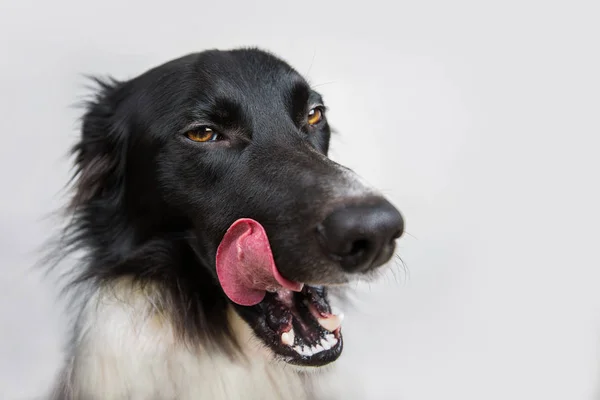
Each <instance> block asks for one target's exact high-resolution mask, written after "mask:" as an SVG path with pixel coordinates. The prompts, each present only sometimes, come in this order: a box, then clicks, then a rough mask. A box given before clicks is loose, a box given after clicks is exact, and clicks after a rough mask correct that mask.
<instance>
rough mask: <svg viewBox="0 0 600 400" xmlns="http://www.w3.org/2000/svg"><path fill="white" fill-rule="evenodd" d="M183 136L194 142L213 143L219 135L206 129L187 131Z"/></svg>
mask: <svg viewBox="0 0 600 400" xmlns="http://www.w3.org/2000/svg"><path fill="white" fill-rule="evenodd" d="M185 135H186V136H187V137H188V139H190V140H193V141H194V142H214V141H216V140H218V139H219V135H218V134H217V133H215V132H214V131H213V130H212V129H210V128H208V127H202V128H198V129H194V130H191V131H188V132H186V134H185Z"/></svg>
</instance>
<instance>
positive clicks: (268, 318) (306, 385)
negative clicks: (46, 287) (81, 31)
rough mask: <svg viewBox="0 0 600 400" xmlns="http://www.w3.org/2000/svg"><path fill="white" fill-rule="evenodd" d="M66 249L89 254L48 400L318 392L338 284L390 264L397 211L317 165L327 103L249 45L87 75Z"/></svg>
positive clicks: (359, 184) (335, 350)
mask: <svg viewBox="0 0 600 400" xmlns="http://www.w3.org/2000/svg"><path fill="white" fill-rule="evenodd" d="M95 82H96V83H97V88H96V90H95V92H94V94H93V97H92V98H91V100H90V101H89V102H87V103H86V105H85V112H84V115H83V118H82V127H81V135H80V137H79V138H78V141H77V143H76V144H75V146H74V147H73V150H72V154H73V158H74V165H75V168H74V175H73V181H72V189H73V192H72V197H71V198H70V200H69V205H68V207H67V212H68V215H69V218H68V223H67V224H66V229H65V231H64V233H63V235H62V238H63V239H62V240H61V245H60V250H59V252H60V253H61V254H62V255H63V256H64V255H66V254H71V253H73V252H83V254H84V256H83V257H82V258H81V259H80V260H79V261H78V263H77V265H76V266H75V267H74V268H73V269H72V271H71V274H70V280H69V283H68V288H70V289H73V290H74V292H73V293H76V296H77V297H76V298H75V300H77V301H75V300H73V303H72V304H74V305H75V307H76V308H77V312H76V316H75V321H74V325H73V333H72V338H71V340H70V342H69V344H68V349H67V355H66V358H65V362H64V366H63V367H62V368H61V372H60V374H59V376H58V377H57V379H56V384H55V386H54V387H53V389H52V392H51V395H50V398H51V399H53V400H75V399H77V400H79V399H85V400H96V399H98V400H99V399H102V400H110V399H133V400H137V399H140V400H163V399H169V400H171V399H178V400H186V399H215V400H218V399H261V400H265V399H310V398H315V397H314V396H316V395H315V394H314V392H313V390H312V386H311V384H310V382H311V379H312V377H313V376H314V374H311V373H309V372H310V371H317V370H323V368H322V367H324V366H326V365H329V364H330V363H332V362H334V361H336V359H338V357H339V356H340V354H341V353H342V348H343V337H342V332H341V321H342V314H340V313H339V312H338V311H336V310H335V309H333V308H332V306H331V304H330V294H331V293H333V292H334V291H336V290H338V291H339V290H341V291H343V290H344V287H345V286H347V283H348V282H352V281H354V280H357V279H361V278H365V277H368V276H371V275H373V274H375V272H376V271H377V270H378V268H380V267H381V266H383V265H384V264H386V263H387V262H388V261H389V260H390V258H391V257H392V255H393V253H394V251H395V246H396V239H398V238H399V237H400V236H401V235H402V233H403V230H404V220H403V217H402V215H401V214H400V212H399V211H398V210H397V209H396V208H395V207H394V206H393V205H392V204H391V203H390V202H389V201H388V200H386V199H385V198H384V197H383V196H382V195H381V194H380V193H379V192H377V191H376V190H374V189H373V188H371V187H369V186H368V185H367V184H365V183H364V182H363V181H362V180H361V179H360V178H359V177H358V176H357V175H356V174H355V173H354V172H353V171H351V170H350V169H348V168H345V167H343V166H341V165H339V164H337V163H335V162H333V161H332V160H331V159H329V158H328V157H327V153H328V150H329V141H330V135H331V128H330V125H329V122H328V119H327V109H326V107H325V104H324V101H323V98H322V96H321V95H320V94H319V93H318V92H316V91H315V90H313V89H311V87H310V85H309V84H308V83H307V81H306V80H305V79H304V78H303V77H302V76H301V75H300V74H299V73H298V72H297V71H296V70H295V69H293V68H292V67H291V66H290V65H289V64H288V63H286V62H285V61H283V60H282V59H280V58H278V57H277V56H275V55H273V54H271V53H269V52H266V51H263V50H260V49H256V48H241V49H234V50H227V51H223V50H208V51H203V52H200V53H194V54H190V55H186V56H183V57H181V58H178V59H175V60H172V61H169V62H167V63H165V64H163V65H160V66H157V67H155V68H153V69H150V70H148V71H146V72H144V73H143V74H141V75H139V76H137V77H135V78H133V79H131V80H126V81H118V80H115V79H112V78H108V79H98V78H95Z"/></svg>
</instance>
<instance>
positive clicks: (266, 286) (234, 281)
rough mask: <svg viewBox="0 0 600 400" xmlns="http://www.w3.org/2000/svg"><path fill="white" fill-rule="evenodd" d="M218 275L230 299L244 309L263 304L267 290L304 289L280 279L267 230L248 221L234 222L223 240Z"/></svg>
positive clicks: (219, 251) (299, 285) (294, 283)
mask: <svg viewBox="0 0 600 400" xmlns="http://www.w3.org/2000/svg"><path fill="white" fill-rule="evenodd" d="M217 276H218V278H219V282H220V283H221V286H222V287H223V291H224V292H225V294H226V295H227V297H229V298H230V299H231V301H233V302H234V303H237V304H239V305H242V306H253V305H255V304H258V303H260V302H261V301H262V300H263V298H264V297H265V294H266V291H267V290H268V291H278V290H282V289H287V290H292V291H295V292H299V291H300V290H302V286H303V284H302V283H299V282H293V281H290V280H287V279H285V278H284V277H283V276H281V274H280V273H279V271H278V270H277V267H276V266H275V261H274V260H273V253H272V252H271V247H270V246H269V239H268V238H267V233H266V232H265V229H264V228H263V227H262V225H261V224H259V223H258V222H256V221H254V220H252V219H249V218H243V219H238V220H237V221H235V222H234V223H233V224H232V225H231V226H230V227H229V229H228V230H227V232H226V233H225V236H224V237H223V239H222V240H221V243H220V244H219V248H218V249H217Z"/></svg>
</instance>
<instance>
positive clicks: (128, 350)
mask: <svg viewBox="0 0 600 400" xmlns="http://www.w3.org/2000/svg"><path fill="white" fill-rule="evenodd" d="M147 293H148V288H146V289H144V290H143V291H142V290H139V289H134V287H133V286H132V285H131V284H130V283H128V282H120V283H117V284H115V285H113V286H111V287H105V288H102V289H99V290H98V291H97V292H96V293H95V294H94V295H93V296H91V297H90V298H89V300H88V301H87V302H86V304H85V306H84V308H83V310H82V313H81V315H80V317H79V321H78V324H77V336H76V340H75V343H74V348H73V354H72V358H71V359H70V362H69V365H67V368H66V370H65V373H64V376H63V379H64V380H65V381H66V382H68V383H67V385H64V386H63V387H65V386H66V387H67V388H68V390H67V391H68V392H69V393H68V395H67V398H68V399H86V400H87V399H89V400H95V399H102V400H112V399H115V400H120V399H128V400H138V399H139V400H154V399H156V400H175V399H177V400H187V399H195V400H197V399H213V400H218V399H233V400H237V399H244V400H246V399H249V400H252V399H257V400H258V399H260V400H270V399H306V398H307V393H306V390H305V384H304V382H303V380H302V378H301V376H300V375H299V374H298V372H297V371H295V370H294V369H292V368H291V367H290V366H289V365H287V364H284V363H277V362H273V361H268V359H267V358H265V357H264V355H263V354H260V353H262V352H263V349H262V348H261V346H260V345H259V344H258V343H257V342H255V341H256V339H255V338H254V337H253V335H252V333H251V330H250V328H249V327H248V326H247V325H246V324H245V323H244V322H242V320H241V319H240V318H239V317H238V316H237V314H235V312H233V311H231V312H230V313H229V318H230V321H231V323H232V327H233V330H234V333H235V335H236V337H237V338H238V340H239V342H240V344H242V346H243V347H244V352H245V353H246V355H248V357H247V359H248V360H250V361H247V362H244V361H243V360H235V361H234V360H231V359H230V358H229V357H227V355H225V354H222V353H221V352H219V351H217V350H216V349H211V348H208V347H206V346H204V347H197V348H193V349H192V348H189V347H187V346H186V345H185V344H184V343H183V342H182V341H181V340H179V339H178V338H176V337H175V336H174V332H173V328H172V326H171V324H170V323H169V322H168V319H167V318H163V317H161V316H160V315H159V314H157V313H156V308H155V307H154V305H153V303H152V301H151V296H148V295H147Z"/></svg>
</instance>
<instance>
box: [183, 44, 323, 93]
mask: <svg viewBox="0 0 600 400" xmlns="http://www.w3.org/2000/svg"><path fill="white" fill-rule="evenodd" d="M195 71H196V73H197V78H198V90H201V91H204V92H205V93H206V94H210V95H212V96H223V97H229V98H236V97H237V98H248V97H252V98H253V100H254V101H255V102H259V101H260V99H265V100H268V101H269V102H271V103H273V102H276V101H277V100H278V99H279V98H281V97H282V96H283V97H286V96H291V95H293V94H294V93H297V92H304V93H305V96H306V97H308V96H309V95H310V92H311V90H310V86H309V84H308V83H307V81H306V80H305V79H304V78H303V77H302V76H301V75H300V74H299V73H298V72H297V71H296V70H295V69H293V68H292V67H291V66H290V65H289V64H287V63H286V62H285V61H283V60H281V59H279V58H277V57H276V56H273V55H271V54H269V53H266V52H263V51H260V50H231V51H209V52H204V53H200V54H199V56H198V59H197V62H196V68H195ZM207 92H208V93H207Z"/></svg>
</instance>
